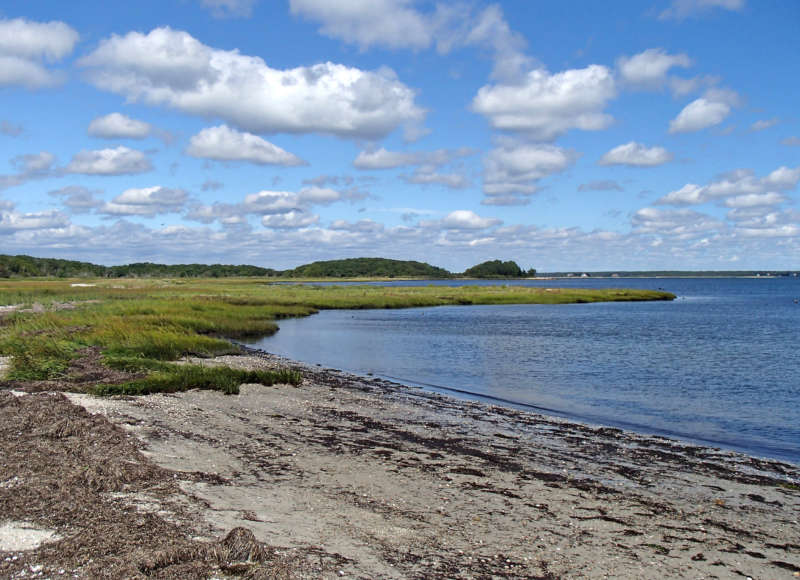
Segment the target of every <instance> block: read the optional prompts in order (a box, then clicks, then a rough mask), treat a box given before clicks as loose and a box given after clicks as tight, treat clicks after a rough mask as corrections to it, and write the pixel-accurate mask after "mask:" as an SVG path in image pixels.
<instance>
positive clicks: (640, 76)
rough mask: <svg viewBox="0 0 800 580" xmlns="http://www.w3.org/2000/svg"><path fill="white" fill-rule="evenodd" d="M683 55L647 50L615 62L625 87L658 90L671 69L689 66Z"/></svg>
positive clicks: (654, 49) (662, 50) (652, 49)
mask: <svg viewBox="0 0 800 580" xmlns="http://www.w3.org/2000/svg"><path fill="white" fill-rule="evenodd" d="M691 64H692V61H691V59H690V58H689V57H688V56H687V55H685V54H669V53H667V52H666V51H665V50H664V49H662V48H648V49H647V50H645V51H644V52H640V53H639V54H636V55H634V56H631V57H627V56H623V57H621V58H620V59H619V60H617V69H618V70H619V74H620V78H621V79H622V81H623V82H624V83H626V84H627V85H629V86H631V87H634V88H641V89H659V88H661V87H663V86H664V84H665V83H666V82H667V73H668V72H669V70H670V69H671V68H674V67H682V68H688V67H689V66H691Z"/></svg>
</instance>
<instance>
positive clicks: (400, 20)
mask: <svg viewBox="0 0 800 580" xmlns="http://www.w3.org/2000/svg"><path fill="white" fill-rule="evenodd" d="M289 6H290V9H291V12H292V14H295V15H300V16H303V17H305V18H309V19H312V20H316V21H318V22H320V23H321V24H322V26H321V27H320V30H319V31H320V33H321V34H324V35H325V36H328V37H330V38H338V39H340V40H344V41H345V42H349V43H352V44H357V45H358V46H360V47H361V49H362V50H363V49H366V48H369V47H370V46H375V45H377V46H384V47H387V48H427V47H428V46H430V44H431V41H432V38H433V34H434V29H435V26H436V24H435V22H434V19H433V17H432V15H425V14H422V13H420V12H419V11H417V10H416V8H415V7H414V5H413V3H412V2H411V1H410V0H367V1H364V0H338V1H337V2H330V1H329V0H290V2H289Z"/></svg>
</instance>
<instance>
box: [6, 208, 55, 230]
mask: <svg viewBox="0 0 800 580" xmlns="http://www.w3.org/2000/svg"><path fill="white" fill-rule="evenodd" d="M67 225H69V218H68V217H67V216H66V215H64V214H63V213H61V212H60V211H57V210H47V211H42V212H36V213H19V212H15V211H0V235H3V234H12V233H14V232H17V231H20V230H44V229H52V228H62V227H65V226H67Z"/></svg>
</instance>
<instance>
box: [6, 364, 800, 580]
mask: <svg viewBox="0 0 800 580" xmlns="http://www.w3.org/2000/svg"><path fill="white" fill-rule="evenodd" d="M278 363H281V364H283V363H285V361H279V360H278V359H276V358H274V357H269V356H244V357H221V358H220V359H216V361H214V362H213V363H209V364H229V365H231V366H243V367H248V368H254V367H269V366H273V365H275V364H278ZM303 371H304V372H305V374H306V377H307V379H306V380H305V381H304V383H303V385H301V386H300V387H297V388H295V387H290V386H275V387H261V386H256V385H247V386H243V388H242V391H241V394H240V395H238V396H225V395H222V394H219V393H215V392H210V391H203V392H199V391H195V392H190V393H184V394H180V395H153V396H147V397H141V398H125V399H122V398H118V399H96V398H92V397H89V396H85V395H70V396H69V398H70V400H71V401H73V402H74V403H77V404H79V405H82V406H84V407H85V408H86V409H87V410H88V411H89V412H91V413H94V414H96V415H94V416H95V417H97V418H98V420H99V419H100V418H102V417H105V418H107V419H108V420H109V421H110V422H111V423H113V424H114V425H118V426H121V427H122V428H124V430H125V432H127V434H128V436H131V435H133V436H135V439H136V440H138V441H141V442H142V444H143V446H144V447H143V448H144V453H145V455H146V457H147V458H148V459H149V461H147V464H148V465H152V468H153V469H162V470H165V471H164V473H168V474H171V475H172V480H171V481H170V484H172V483H174V487H171V488H164V489H158V490H155V491H154V490H153V489H151V488H149V487H147V486H148V485H149V486H151V487H152V486H153V485H154V484H153V482H152V481H151V482H150V483H148V484H147V485H145V486H144V487H142V488H141V489H134V488H135V486H134V488H131V489H130V490H128V491H124V490H123V491H124V493H127V495H126V496H124V501H125V502H127V504H126V505H128V506H129V507H130V506H133V507H131V509H133V510H134V511H138V513H140V514H141V513H146V514H150V516H152V517H156V516H157V517H159V518H161V519H162V520H164V521H166V522H173V524H171V525H175V526H177V527H178V528H179V529H180V530H182V533H183V534H184V535H185V537H186V538H187V539H186V541H187V542H195V543H196V545H201V546H209V545H211V543H213V542H215V541H217V542H218V540H219V538H220V537H222V536H223V535H224V534H225V533H227V532H228V531H229V530H231V529H232V528H237V527H242V528H246V529H248V530H251V531H252V532H253V533H254V535H255V539H256V540H258V541H260V542H261V543H260V544H258V545H259V546H262V549H267V548H269V549H271V550H273V551H272V552H270V554H272V556H271V557H272V561H273V562H275V561H277V560H275V559H276V558H278V559H279V558H284V560H283V561H286V562H288V561H290V560H287V558H294V560H291V561H293V562H294V568H293V569H291V567H290V569H288V571H287V570H285V569H284V572H283V573H286V574H287V575H289V576H291V575H295V576H300V577H321V576H322V577H343V576H344V577H360V578H391V577H417V578H490V577H513V578H560V577H563V578H605V577H609V578H656V577H659V578H744V577H748V576H749V577H752V578H778V579H779V578H793V577H796V576H798V575H800V525H798V519H800V487H798V485H797V484H798V482H800V469H799V468H798V467H797V466H791V465H787V464H783V463H779V462H771V461H762V460H758V459H753V458H750V457H747V456H744V455H739V454H734V453H729V452H722V451H718V450H713V449H708V448H703V447H697V446H692V445H688V444H684V443H679V442H675V441H671V440H667V439H663V438H658V437H645V436H639V435H634V434H630V433H627V432H623V431H619V430H616V429H609V428H592V427H588V426H584V425H580V424H576V423H571V422H568V421H562V420H558V419H553V418H547V417H542V416H539V415H534V414H531V413H525V412H521V411H515V410H510V409H504V408H502V407H495V406H491V405H486V404H483V403H473V402H464V401H458V400H455V399H451V398H448V397H444V396H438V395H435V394H430V393H425V392H422V391H419V390H416V389H411V388H406V387H401V386H398V385H394V384H391V383H388V382H384V381H381V380H377V379H376V380H364V379H359V378H356V377H352V376H349V375H345V374H341V373H337V372H335V371H327V370H320V369H315V368H309V367H303ZM36 396H43V395H26V396H25V397H23V399H24V398H27V397H36ZM120 432H121V431H120ZM166 470H169V471H166ZM172 471H175V472H177V473H172ZM162 484H163V481H162ZM2 485H3V484H2V483H0V498H2V493H1V492H2ZM162 487H163V485H162ZM120 497H122V496H120ZM0 507H2V506H1V505H0ZM32 519H34V520H35V519H36V518H32ZM0 523H2V522H0ZM55 531H57V532H58V533H59V534H60V535H62V536H65V537H68V536H69V526H68V525H65V526H62V527H60V528H59V527H58V526H56V527H55ZM193 545H194V544H193ZM41 549H42V548H39V550H41ZM203 549H207V548H203ZM173 553H174V550H173ZM34 554H35V552H34ZM0 555H2V553H0ZM25 557H26V558H29V556H25ZM267 560H268V559H265V561H267ZM32 561H33V560H31V562H32ZM273 568H274V566H273ZM138 569H139V570H140V571H141V567H140V568H138ZM210 569H211V568H208V567H207V568H204V570H210ZM274 569H277V568H274ZM1 570H2V569H0V571H1ZM215 570H219V567H217V568H215ZM266 570H267V568H266V567H265V568H263V570H262V571H263V573H264V574H266ZM222 572H224V570H223V571H222ZM215 573H219V572H215ZM165 577H167V576H165ZM263 577H269V576H263ZM273 577H277V576H273Z"/></svg>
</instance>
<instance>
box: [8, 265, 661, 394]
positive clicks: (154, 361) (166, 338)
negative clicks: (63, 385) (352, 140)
mask: <svg viewBox="0 0 800 580" xmlns="http://www.w3.org/2000/svg"><path fill="white" fill-rule="evenodd" d="M70 282H71V281H70V280H35V281H31V280H21V281H3V282H0V306H2V305H10V304H21V305H23V306H24V307H31V306H33V305H36V306H37V308H33V309H30V308H29V310H31V311H28V312H21V311H17V312H13V313H5V314H4V315H3V317H2V318H0V355H11V356H12V357H13V359H12V367H11V371H10V373H9V375H8V377H7V378H8V379H10V380H17V381H24V380H58V379H63V378H64V376H65V373H66V371H67V369H68V367H69V365H70V362H71V361H72V359H74V358H75V357H76V356H77V354H76V353H77V352H78V351H80V350H81V349H84V348H86V347H98V348H100V350H101V352H102V354H103V356H104V359H105V360H106V364H108V365H118V366H117V367H115V368H120V370H130V371H134V372H146V373H149V376H148V377H147V378H145V379H141V380H135V381H131V382H129V383H125V384H124V385H116V386H113V388H112V386H108V385H107V386H105V387H102V388H99V389H98V393H101V394H111V393H112V392H125V393H128V394H135V393H145V392H156V391H159V390H160V391H178V390H186V389H188V388H193V387H197V388H218V389H219V390H222V391H224V392H235V389H236V388H238V385H237V387H234V386H232V384H233V383H234V382H236V381H239V380H244V379H247V381H250V382H262V383H263V382H265V381H266V382H267V383H268V384H274V379H273V378H271V377H272V376H271V375H269V374H267V375H263V376H259V377H255V376H249V377H243V376H242V375H239V374H236V373H226V372H223V371H219V370H214V371H211V370H210V369H205V370H203V369H194V370H186V368H187V367H185V366H181V367H179V366H178V365H166V364H164V363H167V362H168V361H174V360H177V359H179V358H181V357H183V356H186V355H194V356H199V357H213V356H219V355H223V354H233V353H237V352H239V349H238V347H236V346H234V345H233V344H231V342H229V340H226V339H231V338H245V337H250V338H253V337H261V336H268V335H270V334H273V333H275V332H276V331H277V330H278V325H277V324H276V322H275V321H276V320H280V319H282V318H287V317H298V316H308V315H310V314H313V313H315V312H317V311H318V310H321V309H343V308H348V309H365V308H372V309H374V308H409V307H420V306H440V305H456V304H566V303H575V302H599V301H636V300H671V299H673V298H674V296H673V295H672V294H669V293H666V292H652V291H646V290H619V289H610V290H591V289H546V288H530V287H519V286H490V287H487V286H461V287H442V286H403V287H381V286H314V285H295V284H292V285H284V284H277V285H276V284H270V283H267V282H265V281H263V280H261V279H252V278H248V279H235V278H234V279H231V278H228V279H223V280H216V279H212V280H150V279H148V280H136V279H133V280H129V279H124V280H119V279H115V280H111V281H109V280H96V281H88V282H89V283H92V284H95V285H94V286H88V287H74V286H71V285H70ZM81 282H82V283H87V281H86V280H81ZM42 311H44V312H42ZM126 365H127V366H126ZM123 367H125V368H123ZM283 378H285V379H286V380H288V381H289V382H292V381H295V380H299V379H297V377H295V376H294V375H286V376H284V377H283ZM215 385H217V386H216V387H215Z"/></svg>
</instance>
